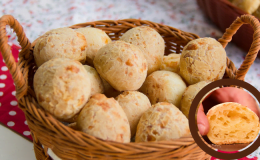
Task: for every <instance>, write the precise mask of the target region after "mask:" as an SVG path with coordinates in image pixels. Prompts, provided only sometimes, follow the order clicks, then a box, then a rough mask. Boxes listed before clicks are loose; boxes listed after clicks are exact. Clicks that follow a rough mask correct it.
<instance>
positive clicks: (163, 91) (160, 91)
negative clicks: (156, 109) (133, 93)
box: [140, 71, 187, 108]
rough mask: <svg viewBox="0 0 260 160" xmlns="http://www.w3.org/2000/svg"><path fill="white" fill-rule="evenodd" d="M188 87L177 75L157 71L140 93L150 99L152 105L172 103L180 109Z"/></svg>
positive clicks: (146, 81)
mask: <svg viewBox="0 0 260 160" xmlns="http://www.w3.org/2000/svg"><path fill="white" fill-rule="evenodd" d="M186 87H187V86H186V84H185V82H184V81H183V80H182V78H181V77H180V76H179V75H178V74H177V73H174V72H170V71H155V72H153V73H152V74H150V75H149V76H148V77H147V78H146V80H145V82H144V84H143V86H142V87H141V88H140V92H142V93H144V94H145V95H146V96H147V97H148V98H149V100H150V102H151V104H155V103H158V102H170V103H172V104H173V105H175V106H177V107H178V108H179V107H180V102H181V97H182V95H183V93H184V91H185V89H186Z"/></svg>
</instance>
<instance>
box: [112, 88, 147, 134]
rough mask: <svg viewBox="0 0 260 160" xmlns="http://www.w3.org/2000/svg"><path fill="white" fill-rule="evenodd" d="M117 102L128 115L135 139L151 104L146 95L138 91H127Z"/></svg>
mask: <svg viewBox="0 0 260 160" xmlns="http://www.w3.org/2000/svg"><path fill="white" fill-rule="evenodd" d="M116 100H117V101H118V103H119V105H120V106H121V107H122V108H123V110H124V112H125V113H126V116H127V118H128V121H129V124H130V128H131V137H133V136H134V135H135V133H136V128H137V124H138V122H139V120H140V118H141V116H142V114H143V113H144V112H145V111H146V110H147V109H149V108H150V107H151V103H150V101H149V99H148V97H147V96H146V95H144V94H143V93H140V92H137V91H125V92H123V93H122V94H120V95H119V96H118V97H117V98H116Z"/></svg>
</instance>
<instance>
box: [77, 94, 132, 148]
mask: <svg viewBox="0 0 260 160" xmlns="http://www.w3.org/2000/svg"><path fill="white" fill-rule="evenodd" d="M77 127H78V129H79V130H80V131H83V132H85V133H87V134H89V135H92V136H95V137H97V138H101V139H103V140H109V141H116V142H121V143H128V142H130V138H131V135H130V134H131V132H130V125H129V122H128V120H127V116H126V114H125V113H124V111H123V109H122V107H121V106H120V105H119V104H118V102H117V101H116V100H115V99H114V98H107V97H106V96H105V95H103V94H96V95H93V96H92V97H91V98H90V100H89V101H88V103H87V104H86V105H85V106H84V108H83V109H82V111H81V112H80V115H79V117H78V120H77Z"/></svg>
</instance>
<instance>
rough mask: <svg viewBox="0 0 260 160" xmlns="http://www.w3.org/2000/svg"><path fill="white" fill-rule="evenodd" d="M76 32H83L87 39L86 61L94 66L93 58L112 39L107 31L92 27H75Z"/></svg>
mask: <svg viewBox="0 0 260 160" xmlns="http://www.w3.org/2000/svg"><path fill="white" fill-rule="evenodd" d="M75 31H76V32H79V33H81V34H83V35H84V36H85V38H86V41H87V44H88V45H87V46H86V62H87V64H89V65H90V66H93V60H94V58H95V55H96V54H97V52H98V50H99V49H100V48H101V47H103V46H105V45H106V44H108V43H110V42H111V39H110V38H109V36H108V35H107V34H106V32H104V31H102V30H101V29H97V28H92V27H83V28H78V29H75Z"/></svg>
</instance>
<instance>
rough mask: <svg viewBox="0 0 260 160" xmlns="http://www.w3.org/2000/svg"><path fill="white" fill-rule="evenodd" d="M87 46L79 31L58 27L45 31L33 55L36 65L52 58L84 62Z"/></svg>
mask: <svg viewBox="0 0 260 160" xmlns="http://www.w3.org/2000/svg"><path fill="white" fill-rule="evenodd" d="M87 46H88V44H87V42H86V39H85V37H84V35H82V34H81V33H78V32H75V31H74V30H73V29H71V28H66V27H65V28H58V29H53V30H50V31H48V32H46V33H45V34H44V35H43V36H41V37H40V38H39V39H38V41H37V42H36V44H35V47H34V51H33V55H34V58H35V62H36V65H37V66H38V67H39V66H41V65H42V64H43V63H45V62H47V61H48V60H50V59H53V58H69V59H72V60H77V61H79V62H82V63H84V62H85V60H86V50H85V49H86V47H87Z"/></svg>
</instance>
